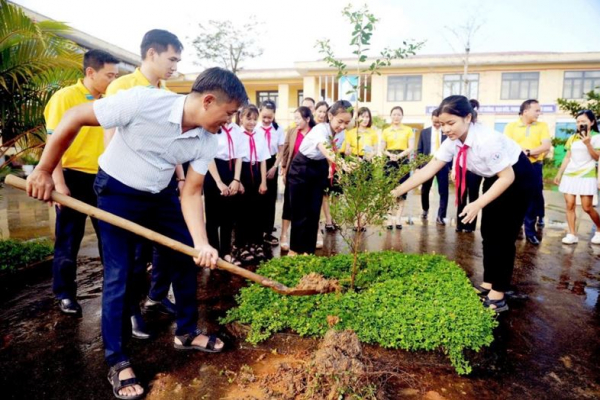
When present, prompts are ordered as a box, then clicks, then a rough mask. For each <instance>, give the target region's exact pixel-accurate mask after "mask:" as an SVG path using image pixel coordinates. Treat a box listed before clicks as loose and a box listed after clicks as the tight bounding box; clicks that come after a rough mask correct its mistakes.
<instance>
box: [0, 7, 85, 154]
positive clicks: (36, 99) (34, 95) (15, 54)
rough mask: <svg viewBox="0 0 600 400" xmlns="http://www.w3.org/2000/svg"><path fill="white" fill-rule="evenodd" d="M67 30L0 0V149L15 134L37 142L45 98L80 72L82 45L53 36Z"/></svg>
mask: <svg viewBox="0 0 600 400" xmlns="http://www.w3.org/2000/svg"><path fill="white" fill-rule="evenodd" d="M69 30H70V28H69V27H68V26H67V25H65V24H63V23H61V22H56V21H41V22H35V21H33V20H31V19H30V18H29V17H27V15H25V13H24V12H23V10H22V9H21V8H19V7H17V6H14V5H12V4H10V3H8V2H7V1H6V0H0V135H1V139H2V142H4V144H3V146H2V148H0V155H1V154H2V153H3V152H5V151H6V150H7V143H11V145H14V144H15V143H17V141H15V140H12V139H15V138H19V145H20V146H25V148H27V146H29V143H32V146H33V147H35V148H36V149H37V148H39V147H40V146H39V144H40V141H41V140H42V138H43V135H45V130H44V117H43V111H44V107H45V105H46V102H47V101H48V99H49V98H50V96H51V95H52V94H53V93H54V92H55V91H56V90H58V89H60V88H61V87H62V86H65V85H68V84H72V83H74V82H75V81H76V79H77V78H78V77H80V76H81V68H82V59H83V51H82V49H81V48H80V47H79V46H77V45H76V44H75V43H73V42H72V41H70V40H68V39H65V38H63V37H61V36H59V34H64V33H67V32H68V31H69Z"/></svg>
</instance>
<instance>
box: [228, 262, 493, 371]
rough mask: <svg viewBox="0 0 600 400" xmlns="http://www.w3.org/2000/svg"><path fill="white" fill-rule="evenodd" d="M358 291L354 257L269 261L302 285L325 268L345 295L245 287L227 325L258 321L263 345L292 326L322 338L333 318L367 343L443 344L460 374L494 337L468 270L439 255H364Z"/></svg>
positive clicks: (283, 277)
mask: <svg viewBox="0 0 600 400" xmlns="http://www.w3.org/2000/svg"><path fill="white" fill-rule="evenodd" d="M359 262H360V263H361V267H360V269H359V272H358V275H357V277H356V290H354V291H351V290H348V287H349V283H350V272H351V267H352V256H351V255H338V256H335V257H330V258H324V257H315V256H299V257H283V258H276V259H273V260H271V261H269V262H268V263H266V264H263V265H262V266H261V267H260V268H259V269H258V271H257V273H259V274H261V275H265V276H267V277H269V278H272V279H275V280H278V281H280V282H282V283H283V284H285V285H288V286H295V285H296V284H297V283H298V282H299V280H300V278H301V277H302V276H304V275H306V274H308V273H310V272H318V273H320V274H322V275H323V276H325V277H326V278H335V279H338V280H339V281H340V283H341V285H342V286H343V288H344V289H343V290H342V292H341V293H330V294H325V295H317V296H304V297H294V296H283V295H279V294H277V293H275V292H274V291H272V290H270V289H266V288H264V287H261V286H259V285H257V284H252V285H251V286H249V287H246V288H243V289H242V290H241V292H240V294H239V295H238V297H237V301H238V304H239V306H238V307H237V308H234V309H232V310H230V311H229V312H228V313H227V316H226V317H225V318H223V319H222V320H221V322H222V323H230V322H233V321H239V322H240V323H243V324H249V325H250V332H249V335H248V337H247V341H249V342H250V343H254V344H256V343H258V342H260V341H262V340H265V339H267V338H268V337H269V336H271V335H272V334H273V333H275V332H278V331H282V330H285V329H292V330H293V331H295V332H297V333H298V334H300V335H301V336H305V335H308V336H316V337H322V336H323V335H324V334H325V332H326V331H327V330H328V328H329V327H328V324H327V316H337V317H338V318H339V323H338V324H337V325H336V326H335V328H336V329H352V330H354V331H355V332H356V333H357V335H358V337H359V338H360V340H361V341H362V342H364V343H370V344H378V345H380V346H382V347H385V348H392V349H404V350H434V349H442V350H443V351H444V352H445V353H446V354H447V355H448V356H449V358H450V361H451V363H452V365H453V366H454V367H455V369H456V371H457V372H458V373H459V374H467V373H469V372H470V371H471V367H470V365H469V363H468V361H467V360H466V359H465V357H464V354H463V350H464V349H473V350H476V351H477V350H479V349H480V348H481V347H482V346H487V345H489V344H490V343H491V342H492V340H493V334H492V331H493V329H494V327H496V326H497V321H496V320H495V318H494V312H493V311H491V310H487V309H485V308H484V307H483V305H482V303H481V301H480V300H479V298H478V296H477V294H476V293H475V291H474V290H473V288H472V286H471V284H470V282H469V280H468V279H467V277H466V275H465V272H464V271H463V270H462V269H461V268H460V267H459V266H458V265H456V264H455V263H454V262H451V261H449V260H447V259H446V258H445V257H442V256H439V255H414V254H404V253H398V252H391V251H387V252H376V253H363V254H361V255H360V258H359Z"/></svg>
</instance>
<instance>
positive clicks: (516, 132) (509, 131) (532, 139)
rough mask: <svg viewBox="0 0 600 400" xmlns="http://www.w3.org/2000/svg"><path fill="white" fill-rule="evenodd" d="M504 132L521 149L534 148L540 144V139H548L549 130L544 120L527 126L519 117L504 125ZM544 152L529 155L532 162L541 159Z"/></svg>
mask: <svg viewBox="0 0 600 400" xmlns="http://www.w3.org/2000/svg"><path fill="white" fill-rule="evenodd" d="M504 134H505V135H506V136H508V137H509V138H511V139H512V140H514V141H515V142H517V143H518V144H519V146H521V148H522V149H529V150H531V149H535V148H536V147H540V146H541V145H542V140H545V139H548V140H550V131H549V130H548V125H547V124H546V123H545V122H539V121H537V122H534V123H533V124H531V125H529V126H527V125H525V124H524V123H523V121H521V120H520V119H519V120H517V121H514V122H511V123H510V124H508V125H506V127H505V128H504ZM544 155H545V154H540V155H538V156H537V157H529V161H531V162H532V163H534V162H537V161H543V160H544Z"/></svg>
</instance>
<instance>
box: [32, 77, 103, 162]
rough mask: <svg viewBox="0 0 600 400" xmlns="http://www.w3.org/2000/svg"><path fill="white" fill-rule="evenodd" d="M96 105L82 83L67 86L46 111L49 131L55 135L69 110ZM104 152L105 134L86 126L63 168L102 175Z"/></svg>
mask: <svg viewBox="0 0 600 400" xmlns="http://www.w3.org/2000/svg"><path fill="white" fill-rule="evenodd" d="M92 101H94V97H93V96H92V95H91V94H90V92H89V90H87V88H86V87H85V86H84V85H83V80H81V79H79V80H78V81H77V83H76V84H75V85H71V86H67V87H65V88H62V89H60V90H59V91H58V92H56V93H54V94H53V95H52V97H51V98H50V100H49V101H48V104H46V108H45V109H44V118H45V119H46V131H47V132H48V135H51V134H52V133H53V132H54V129H56V127H57V126H58V123H59V122H60V120H61V119H62V117H63V115H64V113H65V112H67V110H69V109H70V108H73V107H75V106H78V105H80V104H85V103H88V102H92ZM102 152H104V130H103V129H102V128H101V127H99V126H93V127H92V126H84V127H83V128H81V130H80V131H79V134H78V135H77V136H76V137H75V140H73V143H71V145H70V146H69V148H68V149H67V151H66V152H65V154H64V155H63V157H62V166H63V168H68V169H73V170H76V171H80V172H85V173H87V174H97V173H98V157H100V154H102Z"/></svg>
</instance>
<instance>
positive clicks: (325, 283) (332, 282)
mask: <svg viewBox="0 0 600 400" xmlns="http://www.w3.org/2000/svg"><path fill="white" fill-rule="evenodd" d="M295 289H309V290H316V291H317V292H319V293H330V292H339V291H340V290H341V287H340V283H339V282H338V281H337V280H336V279H325V278H324V277H323V275H321V274H317V273H316V272H311V273H310V274H308V275H306V276H303V277H302V279H300V282H298V285H296V287H295Z"/></svg>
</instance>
